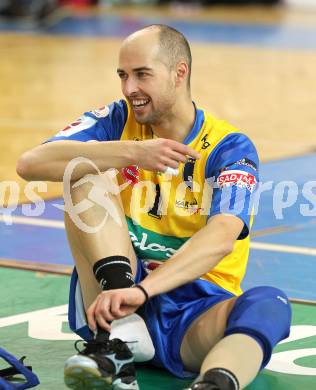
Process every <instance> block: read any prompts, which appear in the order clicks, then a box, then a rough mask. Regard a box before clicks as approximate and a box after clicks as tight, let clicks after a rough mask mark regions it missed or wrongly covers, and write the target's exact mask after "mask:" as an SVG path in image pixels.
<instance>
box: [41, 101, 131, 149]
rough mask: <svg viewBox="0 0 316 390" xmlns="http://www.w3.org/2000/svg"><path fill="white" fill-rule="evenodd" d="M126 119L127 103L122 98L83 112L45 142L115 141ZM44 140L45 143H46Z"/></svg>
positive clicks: (118, 137) (119, 135)
mask: <svg viewBox="0 0 316 390" xmlns="http://www.w3.org/2000/svg"><path fill="white" fill-rule="evenodd" d="M126 119H127V105H126V102H125V101H124V100H120V101H118V102H114V103H112V104H110V105H109V106H104V107H101V108H99V109H97V110H93V111H89V112H85V113H84V114H83V115H82V116H81V117H80V118H78V119H77V120H76V121H74V122H72V123H71V124H70V125H68V126H67V127H66V128H65V129H63V130H61V131H59V133H57V134H56V135H55V136H53V137H52V138H50V139H48V140H47V141H46V142H54V141H67V140H68V141H81V142H89V141H117V140H119V139H120V137H121V134H122V132H123V129H124V125H125V122H126ZM46 142H45V143H46Z"/></svg>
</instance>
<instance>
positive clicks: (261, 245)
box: [250, 241, 316, 256]
mask: <svg viewBox="0 0 316 390" xmlns="http://www.w3.org/2000/svg"><path fill="white" fill-rule="evenodd" d="M250 247H251V248H252V249H259V250H263V251H273V252H285V253H297V254H299V255H308V256H316V248H308V247H304V246H292V245H280V244H268V243H265V242H253V241H252V242H251V243H250Z"/></svg>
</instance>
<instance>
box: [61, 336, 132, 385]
mask: <svg viewBox="0 0 316 390" xmlns="http://www.w3.org/2000/svg"><path fill="white" fill-rule="evenodd" d="M81 341H82V340H78V341H77V342H76V343H75V348H76V350H77V351H78V354H77V355H74V356H72V357H70V358H69V359H68V360H67V361H66V363H65V370H64V378H65V384H66V386H67V387H69V388H70V389H74V390H101V389H102V390H105V389H113V390H139V387H138V384H137V380H136V372H135V367H134V363H133V361H134V357H133V354H132V352H131V351H130V349H129V348H128V346H127V345H126V343H125V342H124V341H121V340H120V339H113V340H109V339H108V338H103V339H100V338H99V339H98V338H97V339H95V340H91V341H88V342H87V343H84V347H85V348H84V350H82V351H80V350H79V348H78V343H79V342H81Z"/></svg>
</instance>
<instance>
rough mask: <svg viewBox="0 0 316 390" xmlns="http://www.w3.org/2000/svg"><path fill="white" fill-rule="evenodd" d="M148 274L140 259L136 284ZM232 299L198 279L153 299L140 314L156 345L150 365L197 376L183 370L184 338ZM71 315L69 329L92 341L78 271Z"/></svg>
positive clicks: (181, 375)
mask: <svg viewBox="0 0 316 390" xmlns="http://www.w3.org/2000/svg"><path fill="white" fill-rule="evenodd" d="M146 275H147V272H146V270H145V268H144V266H143V264H142V262H141V260H138V268H137V275H136V278H135V282H136V283H139V282H140V281H141V280H143V279H144V278H145V277H146ZM233 296H234V295H233V294H231V293H230V292H228V291H226V290H224V289H223V288H221V287H219V286H217V285H215V284H212V283H210V282H208V281H206V280H201V279H198V280H195V281H193V282H191V283H188V284H186V285H184V286H181V287H178V288H176V289H174V290H172V291H170V292H168V293H165V294H160V295H158V296H156V297H153V298H151V299H150V300H149V302H148V303H147V304H146V305H144V306H143V307H142V309H141V310H140V312H138V314H140V315H141V316H142V317H143V318H144V320H145V322H146V325H147V328H148V331H149V333H150V335H151V338H152V341H153V344H154V346H155V351H156V352H155V356H154V358H153V360H152V361H151V363H152V364H154V365H155V366H158V367H161V368H165V369H167V370H168V371H170V372H171V373H172V374H174V375H176V376H177V377H179V378H192V377H194V376H196V373H192V372H188V371H185V370H184V367H183V363H182V360H181V357H180V347H181V343H182V340H183V337H184V335H185V333H186V331H187V329H188V328H189V327H190V325H191V324H192V322H193V321H194V320H195V319H196V318H198V317H199V316H200V315H201V314H203V313H204V312H205V311H206V310H208V309H209V308H211V307H212V306H214V305H216V304H217V303H219V302H221V301H224V300H226V299H229V298H232V297H233ZM68 316H69V325H70V328H71V329H72V330H73V331H74V332H76V333H77V334H79V335H80V336H81V337H83V338H84V339H89V338H91V332H90V330H89V328H88V326H87V322H86V317H85V312H84V308H83V303H82V297H81V290H80V285H79V283H78V276H77V272H76V270H74V272H73V275H72V278H71V286H70V300H69V314H68Z"/></svg>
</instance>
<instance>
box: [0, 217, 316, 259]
mask: <svg viewBox="0 0 316 390" xmlns="http://www.w3.org/2000/svg"><path fill="white" fill-rule="evenodd" d="M11 218H12V219H11ZM10 219H11V220H12V223H17V224H20V225H33V226H42V227H50V228H56V229H64V228H65V225H64V222H63V221H54V220H52V219H43V218H30V217H19V216H14V215H12V216H11V217H10ZM0 223H5V220H4V217H3V216H0ZM250 247H251V248H252V249H258V250H262V251H273V252H284V253H297V254H299V255H307V256H316V248H308V247H303V246H292V245H281V244H269V243H266V242H253V241H251V243H250Z"/></svg>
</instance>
